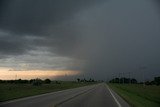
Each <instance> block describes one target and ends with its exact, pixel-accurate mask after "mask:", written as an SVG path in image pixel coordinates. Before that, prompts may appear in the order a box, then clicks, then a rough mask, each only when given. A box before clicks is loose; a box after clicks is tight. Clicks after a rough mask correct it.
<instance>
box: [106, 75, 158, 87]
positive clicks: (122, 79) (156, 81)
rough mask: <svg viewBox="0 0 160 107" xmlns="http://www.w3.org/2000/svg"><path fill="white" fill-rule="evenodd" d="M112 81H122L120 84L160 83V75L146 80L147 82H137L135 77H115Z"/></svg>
mask: <svg viewBox="0 0 160 107" xmlns="http://www.w3.org/2000/svg"><path fill="white" fill-rule="evenodd" d="M109 82H110V83H120V84H123V83H124V84H129V83H131V84H137V83H138V84H145V85H160V77H154V80H152V81H145V82H137V80H136V79H135V78H125V77H123V78H113V79H112V80H110V81H109Z"/></svg>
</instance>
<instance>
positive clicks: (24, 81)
mask: <svg viewBox="0 0 160 107" xmlns="http://www.w3.org/2000/svg"><path fill="white" fill-rule="evenodd" d="M0 83H9V84H33V85H41V84H50V83H51V80H50V79H45V80H41V79H39V78H36V79H31V80H22V79H18V80H0Z"/></svg>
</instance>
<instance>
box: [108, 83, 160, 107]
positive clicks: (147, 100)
mask: <svg viewBox="0 0 160 107" xmlns="http://www.w3.org/2000/svg"><path fill="white" fill-rule="evenodd" d="M109 86H110V87H111V88H112V89H113V90H114V91H115V92H116V93H117V94H119V95H120V96H121V97H122V98H123V99H124V100H126V101H127V102H128V103H129V104H130V105H131V106H132V107H160V86H145V87H143V85H141V84H134V85H133V84H109Z"/></svg>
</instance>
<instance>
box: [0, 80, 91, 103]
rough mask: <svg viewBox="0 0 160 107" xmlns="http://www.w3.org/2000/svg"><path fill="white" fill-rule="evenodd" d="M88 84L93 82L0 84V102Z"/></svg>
mask: <svg viewBox="0 0 160 107" xmlns="http://www.w3.org/2000/svg"><path fill="white" fill-rule="evenodd" d="M90 84H93V83H77V82H60V83H59V84H55V83H51V84H42V85H41V86H33V85H32V84H0V102H2V101H6V100H11V99H15V98H21V97H27V96H33V95H38V94H42V93H47V92H54V91H59V90H64V89H69V88H76V87H81V86H85V85H90Z"/></svg>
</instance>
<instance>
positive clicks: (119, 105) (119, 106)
mask: <svg viewBox="0 0 160 107" xmlns="http://www.w3.org/2000/svg"><path fill="white" fill-rule="evenodd" d="M106 86H107V88H108V90H109V92H110V94H111V95H112V97H113V99H114V100H115V102H116V103H117V105H118V107H122V106H121V104H120V103H119V101H118V100H117V99H116V97H115V96H114V94H113V93H112V91H111V90H110V88H109V87H108V85H106Z"/></svg>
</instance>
